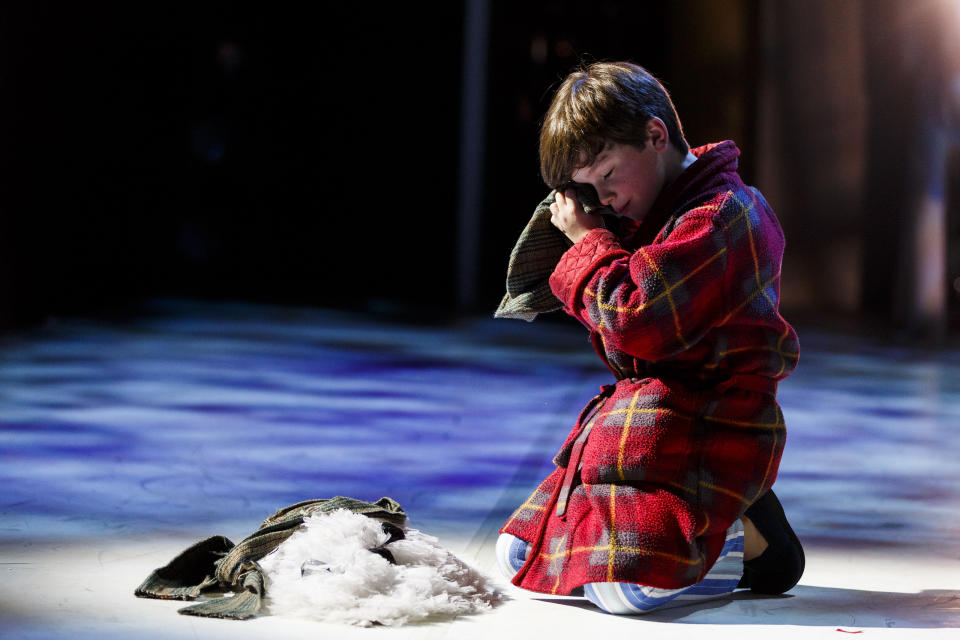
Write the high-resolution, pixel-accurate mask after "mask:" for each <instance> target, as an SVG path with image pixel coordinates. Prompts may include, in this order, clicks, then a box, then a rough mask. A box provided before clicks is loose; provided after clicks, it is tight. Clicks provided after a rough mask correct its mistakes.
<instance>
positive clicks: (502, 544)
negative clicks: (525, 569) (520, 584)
mask: <svg viewBox="0 0 960 640" xmlns="http://www.w3.org/2000/svg"><path fill="white" fill-rule="evenodd" d="M529 551H530V543H529V542H527V541H526V540H521V539H520V538H518V537H517V536H514V535H511V534H509V533H501V534H500V537H499V538H497V549H496V555H497V566H498V567H499V568H500V572H501V573H502V574H503V575H504V576H505V577H506V578H507V579H511V578H513V576H515V575H517V571H520V567H522V566H523V564H524V563H525V562H526V561H527V553H528V552H529Z"/></svg>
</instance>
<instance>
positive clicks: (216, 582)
mask: <svg viewBox="0 0 960 640" xmlns="http://www.w3.org/2000/svg"><path fill="white" fill-rule="evenodd" d="M337 509H347V510H348V511H352V512H353V513H360V514H363V515H365V516H369V517H371V518H376V519H378V520H384V521H386V522H390V523H392V524H395V525H397V526H398V527H402V526H403V525H404V523H405V522H406V520H407V514H406V513H404V511H403V509H402V508H401V507H400V505H399V504H398V503H397V501H396V500H393V499H392V498H386V497H384V498H380V499H379V500H377V501H376V502H364V501H362V500H356V499H354V498H345V497H343V496H337V497H335V498H329V499H320V500H306V501H304V502H298V503H296V504H292V505H290V506H289V507H284V508H283V509H280V510H279V511H277V512H276V513H275V514H273V515H272V516H270V517H269V518H267V519H266V520H264V521H263V523H262V524H261V525H260V527H259V528H258V529H257V530H256V531H255V532H254V533H252V534H251V535H249V536H247V537H246V538H244V539H243V540H242V541H241V542H240V544H237V545H234V544H233V543H232V542H230V540H228V539H227V538H225V537H224V536H211V537H210V538H207V539H205V540H201V541H200V542H197V543H196V544H194V545H192V546H191V547H189V548H188V549H186V550H184V551H183V552H182V553H180V554H179V555H178V556H177V557H176V558H174V559H173V560H171V561H170V562H169V563H168V564H167V565H166V566H163V567H160V568H159V569H155V570H154V571H153V572H152V573H151V574H150V575H149V576H147V579H146V580H144V581H143V583H142V584H141V585H140V586H139V587H137V589H136V591H134V595H135V596H137V597H138V598H160V599H163V600H194V599H196V598H197V597H199V596H201V595H203V594H206V593H211V592H220V593H223V592H226V591H232V592H233V594H234V595H232V596H228V597H222V598H215V599H212V600H207V601H205V602H201V603H198V604H195V605H191V606H189V607H184V608H183V609H180V610H179V611H178V613H182V614H185V615H191V616H203V617H207V618H228V619H231V620H245V619H247V618H253V617H255V616H256V615H257V613H258V612H259V611H260V607H261V600H262V599H263V594H264V588H263V571H262V570H261V569H260V565H259V564H257V560H259V559H260V558H262V557H264V556H265V555H267V554H268V553H270V552H271V551H273V550H274V549H276V548H277V546H279V545H280V543H281V542H283V541H284V540H286V539H287V538H289V537H290V536H291V535H293V532H294V531H296V530H297V528H298V527H299V526H300V525H301V524H303V521H304V519H305V518H306V517H308V516H312V515H315V514H320V513H329V512H331V511H335V510H337Z"/></svg>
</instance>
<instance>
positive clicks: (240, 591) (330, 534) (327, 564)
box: [135, 496, 502, 626]
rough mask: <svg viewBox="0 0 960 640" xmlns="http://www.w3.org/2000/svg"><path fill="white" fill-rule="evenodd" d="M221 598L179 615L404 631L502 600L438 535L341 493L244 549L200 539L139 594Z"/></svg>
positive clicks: (270, 521) (389, 504)
mask: <svg viewBox="0 0 960 640" xmlns="http://www.w3.org/2000/svg"><path fill="white" fill-rule="evenodd" d="M216 594H221V597H216V598H212V599H205V600H202V601H201V602H198V603H197V604H194V605H191V606H189V607H185V608H183V609H180V610H179V612H180V613H183V614H186V615H195V616H204V617H215V618H228V619H237V620H242V619H247V618H252V617H255V616H258V615H262V614H263V613H270V614H275V615H286V616H296V617H301V618H310V619H314V620H321V621H325V622H341V623H347V624H354V625H360V626H369V625H372V624H383V625H400V624H405V623H408V622H414V621H423V620H428V619H429V620H436V619H443V618H450V617H454V616H458V615H464V614H473V613H479V612H482V611H486V610H489V609H490V608H491V607H493V606H495V605H496V604H498V603H499V602H500V601H501V600H502V596H501V594H500V593H499V592H498V591H497V590H496V589H494V588H493V587H491V586H490V585H488V584H487V580H486V578H485V577H484V576H483V575H482V574H480V573H479V572H478V571H476V570H475V569H472V568H471V567H469V566H467V565H466V564H465V563H463V562H462V561H461V560H459V559H458V558H457V557H456V556H454V555H453V554H452V553H450V552H449V551H448V550H446V549H444V548H443V547H442V546H441V545H440V544H439V543H438V541H437V539H436V538H434V537H432V536H429V535H426V534H424V533H421V532H420V531H417V530H416V529H412V528H409V527H407V518H406V514H405V513H404V511H403V509H402V508H401V507H400V505H399V504H397V502H396V501H394V500H392V499H391V498H381V499H380V500H378V501H376V502H364V501H361V500H355V499H353V498H345V497H341V496H338V497H336V498H331V499H321V500H308V501H306V502H300V503H297V504H294V505H291V506H289V507H286V508H284V509H281V510H279V511H277V513H276V514H274V515H273V516H271V517H269V518H267V519H266V520H264V522H263V523H262V524H261V525H260V527H259V528H258V529H257V531H255V532H254V533H253V534H251V535H250V536H248V537H247V538H245V539H244V540H243V541H242V542H240V543H239V544H237V545H234V544H233V543H232V542H230V540H228V539H227V538H225V537H223V536H212V537H210V538H207V539H205V540H201V541H200V542H198V543H196V544H195V545H193V546H191V547H190V548H188V549H187V550H185V551H184V552H182V553H181V554H180V555H178V556H177V557H176V558H174V559H173V560H172V561H170V563H169V564H167V565H166V566H164V567H161V568H159V569H156V570H155V571H153V572H152V573H151V574H150V576H148V577H147V579H146V580H144V582H143V583H142V584H141V585H140V586H139V587H138V588H137V590H136V592H135V595H137V596H138V597H146V598H162V599H179V600H194V599H197V598H201V597H202V596H209V595H216Z"/></svg>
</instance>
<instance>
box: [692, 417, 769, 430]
mask: <svg viewBox="0 0 960 640" xmlns="http://www.w3.org/2000/svg"><path fill="white" fill-rule="evenodd" d="M703 419H704V420H709V421H710V422H719V423H720V424H729V425H731V426H734V427H748V428H750V429H770V430H772V431H776V430H779V429H784V428H785V427H786V425H785V424H784V423H783V420H782V419H780V418H777V421H776V422H747V421H745V420H730V419H727V418H717V417H716V416H703Z"/></svg>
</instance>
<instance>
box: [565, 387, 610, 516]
mask: <svg viewBox="0 0 960 640" xmlns="http://www.w3.org/2000/svg"><path fill="white" fill-rule="evenodd" d="M616 388H617V387H616V385H612V384H605V385H603V386H602V387H600V394H599V395H597V396H595V397H594V398H593V400H591V401H590V402H588V403H587V406H586V407H584V408H583V411H581V412H580V418H579V419H578V420H577V424H578V425H580V426H581V431H580V433H579V434H578V435H577V439H576V440H574V441H573V449H572V450H571V451H570V460H569V461H568V462H567V471H566V473H564V474H563V483H562V484H561V486H560V493H559V494H558V495H557V517H563V515H564V514H565V513H566V512H567V500H568V499H569V498H570V492H571V491H572V490H573V481H574V478H575V477H576V475H577V471H578V467H579V466H580V458H581V457H583V447H584V446H585V445H586V444H587V437H588V436H589V435H590V430H591V429H593V423H592V422H590V420H591V419H592V418H593V417H594V414H595V413H596V412H597V410H598V409H599V408H600V407H601V406H602V405H603V401H604V400H606V399H607V398H609V397H610V396H612V395H613V392H614V391H615V390H616ZM584 422H587V424H586V426H583V424H584Z"/></svg>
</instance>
